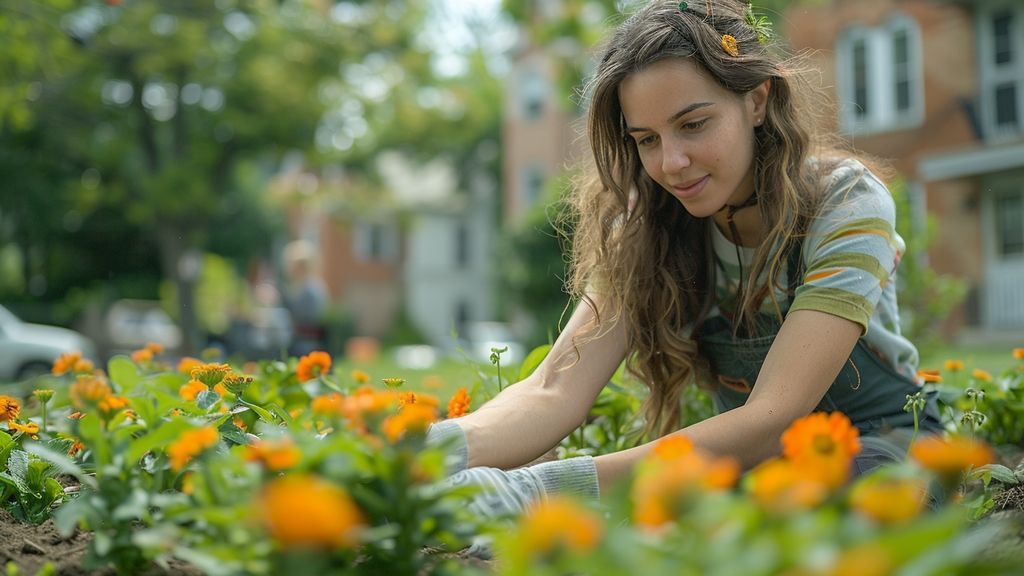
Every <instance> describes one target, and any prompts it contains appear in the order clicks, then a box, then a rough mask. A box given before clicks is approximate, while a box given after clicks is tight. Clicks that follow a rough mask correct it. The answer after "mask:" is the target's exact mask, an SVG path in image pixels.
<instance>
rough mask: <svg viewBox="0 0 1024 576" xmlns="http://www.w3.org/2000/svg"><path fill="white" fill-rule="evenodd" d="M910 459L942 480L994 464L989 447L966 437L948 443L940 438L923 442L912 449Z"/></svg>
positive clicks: (927, 439) (936, 437) (925, 439)
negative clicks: (943, 477) (945, 477)
mask: <svg viewBox="0 0 1024 576" xmlns="http://www.w3.org/2000/svg"><path fill="white" fill-rule="evenodd" d="M910 457H911V458H912V459H914V460H916V461H917V462H918V463H919V464H920V465H921V466H923V467H925V468H927V469H928V470H931V471H932V472H935V473H936V474H938V475H940V476H959V474H960V473H961V472H964V471H966V470H968V469H970V468H972V467H976V466H984V465H985V464H991V463H992V462H994V461H995V453H994V452H993V451H992V448H990V447H989V446H988V444H985V443H984V442H981V441H980V440H974V439H971V438H966V437H963V436H955V437H953V438H950V439H949V440H946V439H944V438H941V437H939V436H926V437H924V438H920V439H918V440H917V441H915V442H914V443H913V444H912V445H911V446H910Z"/></svg>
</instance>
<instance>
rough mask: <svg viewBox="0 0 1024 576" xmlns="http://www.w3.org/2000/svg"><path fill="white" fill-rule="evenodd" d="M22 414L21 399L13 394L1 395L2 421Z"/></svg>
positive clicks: (0, 411)
mask: <svg viewBox="0 0 1024 576" xmlns="http://www.w3.org/2000/svg"><path fill="white" fill-rule="evenodd" d="M18 414H21V401H20V400H18V399H17V398H14V397H13V396H0V422H4V421H5V420H14V419H15V418H17V417H18Z"/></svg>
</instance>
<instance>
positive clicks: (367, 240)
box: [352, 220, 398, 263]
mask: <svg viewBox="0 0 1024 576" xmlns="http://www.w3.org/2000/svg"><path fill="white" fill-rule="evenodd" d="M375 231H376V232H378V233H379V234H380V246H379V250H378V251H377V252H376V253H374V251H373V234H374V232H375ZM352 236H353V238H352V251H353V252H354V253H355V256H356V258H357V259H358V260H359V261H361V262H386V263H389V262H395V261H397V260H398V228H397V227H396V226H395V225H393V224H391V223H385V222H375V221H370V220H359V221H357V222H355V225H354V226H353V229H352Z"/></svg>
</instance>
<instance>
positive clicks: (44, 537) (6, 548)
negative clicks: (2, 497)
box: [0, 509, 202, 576]
mask: <svg viewBox="0 0 1024 576" xmlns="http://www.w3.org/2000/svg"><path fill="white" fill-rule="evenodd" d="M88 548H89V534H88V532H83V531H81V530H75V532H74V533H73V534H71V535H70V536H66V537H65V536H64V535H62V534H61V533H60V531H58V530H57V527H56V526H55V525H54V524H53V520H47V521H46V522H43V523H42V524H39V525H34V524H25V523H23V522H20V521H19V520H17V519H16V518H14V516H12V515H11V514H10V512H8V511H6V510H3V509H0V568H2V567H3V565H6V564H9V563H11V562H13V563H14V564H16V565H17V566H18V568H19V569H20V574H22V575H24V576H34V575H35V574H36V573H37V572H38V571H39V569H40V568H42V567H43V565H45V564H46V563H47V562H50V563H51V564H53V567H54V572H53V573H54V574H56V575H57V576H85V575H87V576H116V574H117V571H115V570H114V569H113V568H112V567H108V568H102V569H99V570H87V569H85V568H83V567H82V563H83V562H84V560H85V556H86V554H87V552H88ZM168 573H171V574H185V575H196V576H198V575H200V574H202V572H200V571H199V570H197V569H196V568H195V567H193V566H191V565H189V564H187V563H185V562H181V561H178V560H176V559H172V560H171V562H170V572H168V571H165V570H163V569H162V568H160V567H159V566H156V565H153V566H152V567H151V568H150V569H149V570H147V571H146V572H145V574H146V575H149V576H158V575H161V574H168Z"/></svg>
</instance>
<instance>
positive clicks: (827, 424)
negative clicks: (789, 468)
mask: <svg viewBox="0 0 1024 576" xmlns="http://www.w3.org/2000/svg"><path fill="white" fill-rule="evenodd" d="M781 440H782V454H783V455H784V456H785V457H786V458H788V459H789V460H791V461H793V462H794V463H795V464H796V465H798V466H799V467H800V468H802V469H803V470H804V471H805V472H807V473H809V474H813V475H815V476H817V477H818V478H819V479H820V480H821V481H823V482H824V483H825V484H826V485H827V486H829V487H831V488H838V487H840V486H842V485H843V484H844V483H845V482H846V481H847V479H849V477H850V469H851V465H852V463H853V457H854V456H856V455H857V453H858V452H860V433H859V432H858V431H857V428H855V427H854V426H853V424H852V423H851V422H850V419H849V418H847V417H846V415H845V414H842V413H840V412H832V413H828V414H826V413H824V412H815V413H814V414H810V415H808V416H805V417H803V418H800V419H798V420H796V421H795V422H793V424H792V425H790V427H789V428H788V429H787V430H786V431H785V432H783V434H782V439H781Z"/></svg>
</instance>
